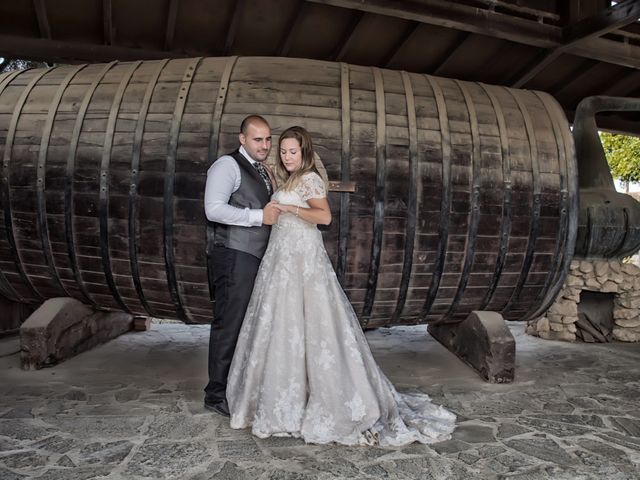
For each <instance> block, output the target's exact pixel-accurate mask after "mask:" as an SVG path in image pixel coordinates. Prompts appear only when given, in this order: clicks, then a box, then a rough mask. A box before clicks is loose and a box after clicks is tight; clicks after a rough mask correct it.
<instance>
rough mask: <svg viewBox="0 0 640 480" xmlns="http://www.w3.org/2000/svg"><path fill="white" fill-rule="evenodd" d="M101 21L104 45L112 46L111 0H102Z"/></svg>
mask: <svg viewBox="0 0 640 480" xmlns="http://www.w3.org/2000/svg"><path fill="white" fill-rule="evenodd" d="M102 20H103V24H104V34H103V35H104V44H105V45H113V4H112V0H102Z"/></svg>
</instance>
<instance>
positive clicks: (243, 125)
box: [240, 115, 269, 135]
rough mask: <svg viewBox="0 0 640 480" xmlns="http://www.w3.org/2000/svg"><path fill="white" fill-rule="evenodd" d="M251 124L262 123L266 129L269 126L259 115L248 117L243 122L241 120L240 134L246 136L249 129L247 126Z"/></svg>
mask: <svg viewBox="0 0 640 480" xmlns="http://www.w3.org/2000/svg"><path fill="white" fill-rule="evenodd" d="M252 123H264V124H265V125H266V126H267V127H268V126H269V122H267V121H266V120H265V119H264V118H263V117H261V116H260V115H249V116H248V117H246V118H245V119H244V120H242V123H241V124H240V133H243V134H245V135H246V134H247V129H248V128H249V125H251V124H252Z"/></svg>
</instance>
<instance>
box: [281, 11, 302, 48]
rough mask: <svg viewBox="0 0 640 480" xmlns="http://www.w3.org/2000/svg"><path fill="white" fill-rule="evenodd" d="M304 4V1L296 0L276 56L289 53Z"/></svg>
mask: <svg viewBox="0 0 640 480" xmlns="http://www.w3.org/2000/svg"><path fill="white" fill-rule="evenodd" d="M305 5H306V3H305V2H298V5H297V6H296V9H295V11H294V13H293V15H292V16H291V19H290V20H289V23H288V24H287V26H286V28H285V35H284V37H283V38H282V40H281V41H280V45H279V46H278V56H280V57H286V56H287V55H288V54H289V50H291V43H292V42H293V38H294V37H295V34H296V32H297V30H298V25H300V22H301V21H302V18H303V17H304V11H305Z"/></svg>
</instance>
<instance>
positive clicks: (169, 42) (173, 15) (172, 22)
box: [164, 0, 180, 50]
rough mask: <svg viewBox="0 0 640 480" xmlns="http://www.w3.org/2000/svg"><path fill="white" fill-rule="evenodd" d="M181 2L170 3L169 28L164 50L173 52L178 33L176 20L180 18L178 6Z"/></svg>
mask: <svg viewBox="0 0 640 480" xmlns="http://www.w3.org/2000/svg"><path fill="white" fill-rule="evenodd" d="M179 4H180V0H171V1H170V2H169V10H168V12H167V28H166V31H165V34H164V49H165V50H171V49H172V48H173V37H174V35H175V33H176V19H177V18H178V5H179Z"/></svg>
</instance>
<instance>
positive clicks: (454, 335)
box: [428, 311, 516, 383]
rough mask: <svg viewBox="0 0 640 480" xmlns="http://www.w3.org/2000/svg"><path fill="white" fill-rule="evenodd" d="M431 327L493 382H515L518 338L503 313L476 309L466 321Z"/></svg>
mask: <svg viewBox="0 0 640 480" xmlns="http://www.w3.org/2000/svg"><path fill="white" fill-rule="evenodd" d="M428 330H429V333H430V334H431V335H432V336H433V337H434V338H435V339H436V340H438V341H439V342H440V343H441V344H442V345H444V346H445V347H447V348H448V349H449V350H450V351H451V352H453V353H454V354H455V355H456V356H457V357H458V358H460V360H462V361H463V362H465V363H466V364H467V365H469V366H470V367H471V368H473V369H474V370H475V371H476V372H478V374H479V375H480V376H481V377H482V378H484V379H485V380H487V381H488V382H489V383H511V382H513V377H514V371H515V358H516V342H515V340H514V338H513V335H511V331H510V330H509V328H508V327H507V325H506V323H505V321H504V319H503V318H502V315H500V314H499V313H497V312H486V311H484V312H479V311H474V312H471V313H470V314H469V316H468V317H467V318H466V319H465V320H464V321H463V322H460V323H455V324H441V325H429V327H428Z"/></svg>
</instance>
